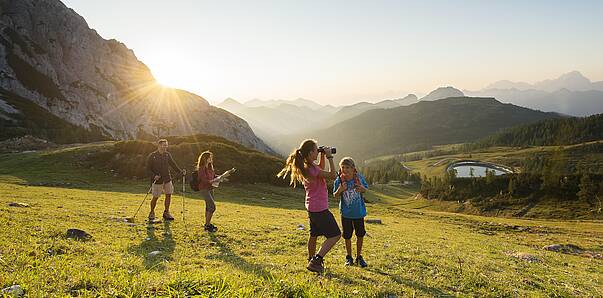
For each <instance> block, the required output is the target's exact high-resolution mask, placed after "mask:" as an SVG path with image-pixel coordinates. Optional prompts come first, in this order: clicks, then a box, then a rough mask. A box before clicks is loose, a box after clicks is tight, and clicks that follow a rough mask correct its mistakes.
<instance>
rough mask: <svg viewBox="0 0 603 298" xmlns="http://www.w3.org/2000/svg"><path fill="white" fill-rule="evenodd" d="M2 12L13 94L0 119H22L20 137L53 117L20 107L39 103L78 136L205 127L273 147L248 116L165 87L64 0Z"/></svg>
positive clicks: (6, 85)
mask: <svg viewBox="0 0 603 298" xmlns="http://www.w3.org/2000/svg"><path fill="white" fill-rule="evenodd" d="M0 11H1V12H2V13H1V14H0V88H1V89H2V92H3V96H7V94H8V96H10V97H11V99H10V103H9V102H8V101H7V100H5V99H2V102H1V103H0V115H1V116H0V117H1V118H2V119H3V120H8V121H12V122H14V123H12V124H11V125H14V127H16V129H13V130H12V135H15V134H19V133H24V134H25V133H28V130H32V125H31V124H29V123H31V122H33V123H42V122H44V121H46V120H44V119H43V118H38V117H37V116H42V115H41V114H40V113H35V114H32V113H30V112H31V110H32V108H26V109H25V110H20V109H21V108H24V107H26V106H27V107H31V105H32V104H35V105H37V106H39V108H40V109H43V110H46V111H48V114H52V115H54V116H55V117H52V118H55V120H56V118H58V119H62V120H63V122H67V123H70V124H72V125H73V126H74V127H78V129H74V130H73V131H72V132H70V133H69V134H72V135H74V136H71V137H70V138H71V139H78V138H79V139H82V140H88V139H117V140H127V139H135V138H137V137H140V136H141V135H161V136H164V135H192V134H198V133H204V134H212V135H220V136H222V137H224V138H227V139H229V140H231V141H235V142H238V143H241V144H243V145H245V146H248V147H250V148H254V149H258V150H260V151H264V152H268V153H270V152H272V151H271V149H270V148H269V147H268V146H266V144H264V143H263V141H262V140H260V139H259V138H258V137H257V136H256V135H254V133H253V131H252V130H251V128H250V127H249V125H248V124H247V123H246V122H245V121H244V120H242V119H240V118H238V117H236V116H234V115H233V114H231V113H228V112H226V111H224V110H222V109H219V108H216V107H213V106H211V105H210V104H209V103H208V102H207V101H206V100H205V99H203V98H202V97H200V96H198V95H196V94H192V93H190V92H187V91H184V90H179V89H173V88H167V87H163V86H161V85H159V84H158V83H157V82H156V80H155V78H154V77H153V75H152V74H151V71H150V70H149V68H148V67H147V66H146V65H145V64H144V63H143V62H141V61H139V60H138V58H137V57H136V55H135V54H134V52H133V51H132V50H131V49H129V48H127V47H126V46H125V45H124V44H122V43H120V42H118V41H116V40H106V39H103V38H102V37H101V36H100V35H99V34H98V33H97V32H96V31H95V30H93V29H91V28H90V27H89V26H88V24H87V23H86V21H85V20H84V18H83V17H81V16H80V15H78V14H77V13H76V12H75V11H73V10H72V9H69V8H68V7H67V6H65V5H64V4H63V3H62V2H60V1H59V0H41V1H37V0H23V1H0ZM15 101H17V103H14V102H15ZM15 111H17V112H15ZM19 114H21V115H26V117H27V120H26V121H25V122H27V123H23V121H22V120H23V119H22V117H21V118H19V117H20V116H19ZM15 115H16V117H17V118H19V119H17V118H14V117H13V116H15ZM54 122H55V123H56V122H57V121H54ZM83 130H86V131H87V132H85V131H83ZM79 131H83V132H82V135H81V136H77V135H75V134H77V133H78V132H79ZM18 136H20V135H18ZM91 136H95V137H94V138H92V137H91Z"/></svg>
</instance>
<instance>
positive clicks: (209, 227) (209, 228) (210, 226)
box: [203, 224, 218, 233]
mask: <svg viewBox="0 0 603 298" xmlns="http://www.w3.org/2000/svg"><path fill="white" fill-rule="evenodd" d="M203 229H204V230H206V231H208V232H212V233H213V232H216V231H218V227H216V226H214V225H213V224H208V225H204V226H203Z"/></svg>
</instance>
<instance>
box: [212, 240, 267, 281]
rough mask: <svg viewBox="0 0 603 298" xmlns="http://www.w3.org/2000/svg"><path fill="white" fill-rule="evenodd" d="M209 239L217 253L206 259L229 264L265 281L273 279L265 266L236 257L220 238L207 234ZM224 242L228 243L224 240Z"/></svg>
mask: <svg viewBox="0 0 603 298" xmlns="http://www.w3.org/2000/svg"><path fill="white" fill-rule="evenodd" d="M209 239H210V241H211V242H213V243H214V245H215V246H216V247H217V248H218V251H217V252H216V253H213V254H210V255H208V256H207V257H206V258H208V259H216V260H220V261H222V262H225V263H229V264H231V265H233V266H234V267H235V268H238V269H240V270H243V271H245V272H246V273H253V274H255V275H256V276H258V277H260V278H263V279H266V280H271V279H273V276H272V273H270V271H268V270H266V268H265V267H266V266H264V265H261V264H254V263H250V262H249V261H247V260H245V259H244V258H242V257H241V256H239V255H237V254H236V253H235V252H234V251H233V250H232V249H231V248H230V247H228V245H227V244H226V243H225V242H223V241H222V240H220V237H218V236H217V235H216V234H215V233H209ZM226 242H230V241H228V239H226Z"/></svg>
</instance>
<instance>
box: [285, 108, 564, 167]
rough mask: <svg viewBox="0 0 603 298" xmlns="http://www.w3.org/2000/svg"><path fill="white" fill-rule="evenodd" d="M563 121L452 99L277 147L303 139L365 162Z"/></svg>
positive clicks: (379, 113) (366, 117)
mask: <svg viewBox="0 0 603 298" xmlns="http://www.w3.org/2000/svg"><path fill="white" fill-rule="evenodd" d="M560 117H562V116H561V115H559V114H557V113H545V112H541V111H536V110H532V109H528V108H524V107H520V106H516V105H513V104H504V103H501V102H499V101H497V100H496V99H494V98H479V97H451V98H446V99H440V100H436V101H420V102H418V103H416V104H413V105H410V106H401V107H397V108H392V109H375V110H370V111H367V112H365V113H362V114H360V115H358V116H356V117H354V118H352V119H348V120H345V121H342V122H340V123H337V124H335V125H333V126H331V127H329V128H327V129H321V130H315V131H311V132H307V133H304V134H299V135H294V136H290V137H287V138H283V139H282V140H283V141H282V143H281V144H276V145H275V148H276V149H277V150H279V151H281V152H283V151H285V152H286V151H290V150H291V149H292V148H295V147H296V146H297V145H298V143H299V142H300V141H301V140H303V139H306V138H315V139H317V140H318V142H319V143H320V144H321V145H329V146H335V147H338V154H341V155H342V156H347V155H349V156H353V157H355V158H357V159H358V160H359V161H362V160H364V159H367V158H371V157H376V156H381V155H386V154H392V153H402V152H408V151H416V150H417V149H424V148H429V147H431V146H433V145H441V144H452V143H464V142H472V141H475V140H477V139H479V138H482V137H485V136H488V135H491V134H493V133H496V132H498V131H499V130H501V129H504V128H508V127H512V126H516V125H520V124H526V123H533V122H537V121H540V120H544V119H551V118H560Z"/></svg>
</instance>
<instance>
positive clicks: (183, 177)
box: [182, 175, 186, 228]
mask: <svg viewBox="0 0 603 298" xmlns="http://www.w3.org/2000/svg"><path fill="white" fill-rule="evenodd" d="M185 178H186V175H182V223H183V224H184V228H186V222H185V221H184V213H185V212H186V209H184V194H185V193H186V186H185V184H184V180H185Z"/></svg>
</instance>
